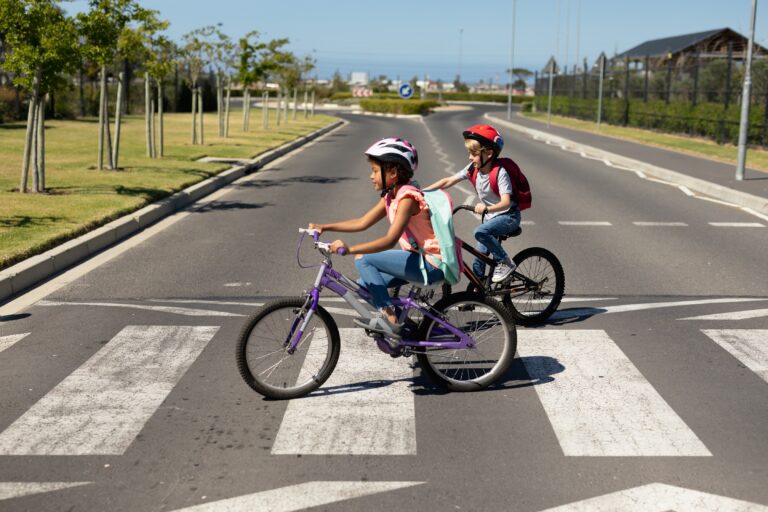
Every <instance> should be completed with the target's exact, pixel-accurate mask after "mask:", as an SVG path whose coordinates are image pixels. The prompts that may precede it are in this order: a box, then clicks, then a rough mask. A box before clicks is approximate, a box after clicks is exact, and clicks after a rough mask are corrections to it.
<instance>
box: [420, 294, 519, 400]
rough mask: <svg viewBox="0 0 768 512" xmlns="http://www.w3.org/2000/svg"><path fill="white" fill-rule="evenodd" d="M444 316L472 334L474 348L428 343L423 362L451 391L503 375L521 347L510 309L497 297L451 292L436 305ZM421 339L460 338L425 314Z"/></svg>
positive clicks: (479, 386)
mask: <svg viewBox="0 0 768 512" xmlns="http://www.w3.org/2000/svg"><path fill="white" fill-rule="evenodd" d="M434 309H435V310H437V312H439V313H440V314H441V315H442V317H443V319H444V320H445V321H447V322H448V323H450V324H451V325H453V326H455V327H457V328H459V329H461V330H462V331H463V332H465V333H467V334H469V335H470V336H472V338H473V339H474V341H475V346H474V348H470V349H450V348H438V347H426V348H424V349H423V350H422V351H420V352H419V353H417V358H418V360H419V364H420V365H421V367H422V368H423V369H424V371H425V372H426V373H427V375H429V376H430V378H431V379H432V380H434V381H435V382H437V383H438V384H440V385H442V386H444V387H446V388H448V389H450V390H451V391H476V390H479V389H482V388H484V387H487V386H489V385H490V384H492V383H493V382H495V381H496V380H497V379H498V378H499V377H501V376H502V375H503V374H504V372H506V371H507V369H508V368H509V366H510V365H511V364H512V360H513V359H514V357H515V351H516V350H517V331H516V330H515V323H514V320H513V319H512V316H511V315H510V313H509V312H508V311H507V310H506V309H505V308H504V306H502V305H501V304H500V303H499V302H498V301H497V300H495V299H492V298H490V297H485V296H483V295H480V294H477V293H471V292H461V293H456V294H454V295H450V296H448V297H445V298H444V299H442V300H440V301H439V302H438V303H437V304H435V305H434ZM419 339H421V340H438V339H439V340H441V341H458V339H457V337H456V336H455V335H452V334H450V333H448V332H447V331H446V330H445V329H444V328H443V327H441V325H440V324H439V323H437V322H436V321H435V320H433V319H432V318H429V317H427V318H425V319H424V321H423V322H422V324H421V326H420V328H419Z"/></svg>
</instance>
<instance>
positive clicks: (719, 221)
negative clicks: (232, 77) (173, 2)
mask: <svg viewBox="0 0 768 512" xmlns="http://www.w3.org/2000/svg"><path fill="white" fill-rule="evenodd" d="M484 111H485V110H480V109H479V108H471V109H467V110H453V111H448V112H441V113H437V114H434V115H431V116H429V117H427V118H426V119H424V120H423V121H422V120H415V119H393V118H383V117H367V116H359V115H342V117H344V118H345V119H347V120H348V121H349V124H347V125H346V126H344V127H342V128H340V129H338V130H336V131H334V132H332V133H331V134H329V135H327V136H325V137H323V138H321V139H319V140H317V141H315V142H313V143H311V144H309V145H307V146H305V147H304V148H302V149H301V150H299V151H297V152H295V153H293V154H291V155H289V156H287V157H285V158H283V159H281V160H278V161H276V162H274V163H273V164H271V165H269V166H268V167H267V169H265V170H263V171H261V172H259V173H257V174H255V175H252V176H249V177H247V178H245V179H243V180H241V181H239V182H236V183H235V184H233V185H231V186H230V187H228V188H227V189H225V190H223V191H221V192H220V193H217V194H215V195H214V196H213V197H210V198H208V199H207V200H206V201H203V202H201V203H198V204H197V205H195V206H194V207H192V208H190V209H188V210H187V211H185V212H182V213H180V214H178V215H177V216H174V217H172V218H169V219H167V220H165V221H162V222H161V223H160V224H159V225H157V226H155V227H154V228H151V229H150V230H148V232H146V233H144V234H142V235H140V236H139V237H137V238H135V239H133V240H132V241H131V242H130V243H127V244H124V245H123V246H119V247H117V248H114V249H112V250H110V251H109V252H108V253H106V254H104V255H102V257H101V260H102V261H101V263H100V264H99V265H96V264H94V263H91V264H90V265H89V264H86V265H84V266H82V267H81V268H80V269H76V270H75V271H73V272H74V273H75V275H74V276H71V277H70V278H69V279H67V280H66V281H67V283H68V284H66V285H64V286H61V287H57V286H56V282H55V281H54V282H52V283H50V284H49V285H47V286H48V287H49V288H50V290H51V292H50V293H49V294H48V295H47V296H45V297H44V298H43V300H41V301H40V302H37V303H36V304H35V305H33V306H32V307H30V308H29V309H27V310H23V311H18V312H15V313H14V314H13V315H11V316H6V317H4V321H3V322H2V323H0V388H1V389H2V390H3V394H2V398H0V510H13V511H17V510H19V511H20V510H30V511H46V510H87V511H100V510H126V511H128V510H130V511H160V510H180V509H186V508H189V507H193V506H202V505H204V504H207V505H208V508H199V509H195V510H212V511H218V510H237V511H240V510H256V509H258V510H300V509H304V508H307V507H312V506H314V507H317V508H316V509H317V510H360V509H366V510H371V511H374V510H403V509H405V510H410V509H419V510H435V511H437V510H440V511H443V510H499V511H502V510H504V511H507V510H519V511H531V512H534V511H541V510H547V509H550V508H555V507H563V508H558V509H557V510H563V511H564V510H577V508H568V507H569V506H570V504H574V503H577V502H581V501H583V500H588V499H592V500H596V501H592V502H589V503H587V504H582V506H583V507H586V508H584V509H589V510H630V509H631V508H630V506H629V504H630V503H633V504H634V505H633V506H635V507H636V508H634V509H632V510H660V511H661V510H737V509H738V510H768V508H766V507H768V488H766V486H765V482H766V481H768V463H766V460H768V442H766V435H767V433H768V430H767V429H766V424H768V407H767V405H768V372H766V370H765V368H766V367H767V365H768V361H767V360H766V353H768V351H766V348H765V340H766V339H768V309H766V308H768V306H766V303H767V302H766V301H768V278H766V270H765V254H766V251H767V250H768V229H766V226H767V225H768V222H766V221H764V220H762V219H760V218H756V217H753V216H749V215H748V214H747V213H745V212H743V211H741V210H738V209H735V208H731V207H728V206H724V205H722V204H718V203H713V202H710V201H705V200H702V199H697V198H693V197H689V196H687V195H685V194H683V193H682V192H681V191H680V190H679V189H677V188H674V187H669V186H667V185H664V184H659V183H655V182H652V181H648V180H643V179H641V178H639V177H638V176H637V175H635V174H634V173H631V172H626V171H620V170H617V169H613V168H610V167H607V166H605V165H604V164H603V163H601V162H597V161H594V160H588V159H584V158H582V157H581V156H580V155H578V154H575V153H570V152H566V151H563V150H561V149H559V148H556V147H553V146H548V145H546V144H543V143H541V142H537V141H534V140H532V139H529V138H526V137H521V136H508V137H507V143H506V149H505V153H506V154H508V155H509V156H511V157H512V158H514V159H515V160H516V161H517V162H518V163H519V164H520V166H521V167H522V169H523V170H524V171H525V172H526V174H527V176H528V177H529V179H530V181H531V183H532V187H533V193H534V207H533V208H532V209H531V210H528V211H526V212H524V216H523V218H524V221H526V224H525V225H524V227H523V235H522V236H521V237H519V238H517V239H515V240H514V241H509V242H507V243H506V247H507V249H508V251H510V252H512V253H513V252H516V251H517V250H522V249H523V248H524V247H528V246H543V247H546V248H548V249H550V250H552V251H553V252H554V253H555V254H557V255H558V257H559V258H560V259H561V261H562V263H563V266H564V268H565V274H566V294H567V297H566V299H567V300H566V301H565V302H564V303H563V304H562V306H561V308H560V311H559V312H558V313H557V314H556V315H555V316H554V317H553V318H552V320H551V321H550V322H549V323H548V324H547V325H546V326H543V327H540V328H535V329H532V328H531V329H524V328H519V332H518V335H519V346H518V349H519V354H518V359H517V360H516V362H515V364H514V365H513V367H512V368H511V369H510V371H509V372H508V374H507V375H505V377H504V378H503V379H502V381H501V382H499V383H498V384H497V385H496V386H494V387H493V388H492V389H489V390H487V391H484V392H480V393H472V394H447V393H444V392H442V391H441V390H440V389H438V388H435V387H434V386H433V385H432V384H431V383H430V382H429V381H428V380H427V379H426V378H425V377H424V376H422V374H421V372H420V370H419V369H418V367H416V366H411V364H412V362H411V361H409V360H402V359H398V360H392V359H390V358H389V357H387V356H385V355H383V354H381V353H378V352H377V351H376V349H375V348H374V347H373V345H372V344H371V343H370V341H369V340H367V339H366V338H364V337H363V336H361V334H360V332H359V330H355V329H353V328H352V323H351V318H352V316H351V315H350V312H349V310H345V309H344V308H343V306H344V304H343V303H337V302H328V303H327V305H328V307H331V308H335V316H336V319H337V322H338V323H339V326H340V327H341V328H342V337H343V339H342V360H341V361H340V363H339V367H338V369H337V371H336V374H335V375H334V377H332V379H335V380H334V381H333V382H331V381H329V382H328V383H327V384H326V387H325V389H326V391H325V392H322V393H319V394H317V396H314V397H311V398H306V399H302V400H295V401H292V402H290V403H287V402H270V401H266V400H263V399H262V398H261V397H260V396H259V395H257V394H255V393H254V392H252V391H251V390H250V388H248V387H247V386H246V385H245V384H244V383H243V382H242V380H241V379H240V377H239V375H238V373H237V370H236V367H235V360H234V346H235V339H236V336H237V333H238V331H239V329H240V327H241V325H242V323H243V322H244V320H245V316H246V315H248V314H250V313H251V312H252V311H253V310H254V309H255V307H256V306H255V304H260V303H263V302H264V301H266V300H269V299H270V298H274V297H281V296H291V295H296V294H299V293H301V291H302V290H304V289H306V288H308V287H310V286H311V282H312V279H313V277H314V273H313V271H312V270H302V269H299V268H298V267H297V264H296V242H297V228H298V227H303V226H305V225H306V224H307V223H308V222H326V221H333V220H339V219H343V218H349V217H354V216H357V215H359V214H360V213H362V212H364V211H366V210H367V208H369V207H370V206H371V205H372V204H373V203H374V202H375V201H376V200H377V198H378V195H377V194H376V193H375V192H374V191H373V190H372V186H371V184H370V182H369V180H368V175H369V168H368V166H367V164H366V161H365V158H364V156H363V155H362V152H363V151H364V150H365V148H366V147H367V146H368V145H370V143H372V142H373V141H375V140H376V139H378V138H381V137H384V136H392V135H397V136H400V137H404V138H407V139H409V140H410V141H411V142H413V143H414V144H415V145H416V147H417V148H418V149H419V155H420V163H421V164H420V168H419V171H418V179H419V181H420V182H421V183H422V184H424V185H426V184H429V183H431V182H433V181H435V180H437V179H439V178H441V177H443V176H446V175H447V174H448V173H453V172H456V171H457V170H458V169H459V168H460V167H461V166H462V165H463V164H464V163H465V162H466V161H467V160H466V156H465V151H464V149H463V144H462V139H461V135H460V134H461V131H462V129H464V128H466V127H467V126H469V125H471V124H475V123H477V122H481V121H482V114H483V112H484ZM505 135H507V133H505ZM451 192H452V195H453V197H454V201H457V202H463V201H464V200H465V199H467V198H468V196H469V194H468V192H469V189H468V188H466V186H464V189H461V188H454V189H453V190H452V191H451ZM475 222H476V221H475V219H474V218H473V217H472V216H470V215H468V214H465V215H463V216H462V217H457V226H458V231H459V233H460V234H463V235H464V236H465V238H470V237H471V229H472V227H473V225H474V223H475ZM585 223H586V224H585ZM757 225H761V226H763V227H758V226H757ZM384 228H385V226H379V227H377V228H375V229H374V233H364V234H351V235H346V236H345V238H344V239H345V240H346V239H348V240H349V241H350V242H352V243H354V242H356V241H363V240H367V239H370V238H371V237H373V236H375V235H376V234H377V233H379V232H382V231H383V230H384ZM302 257H303V258H304V259H305V260H311V258H312V257H313V253H312V252H311V251H309V250H305V251H303V252H302ZM336 264H337V267H338V268H339V269H341V270H342V271H343V272H344V273H347V274H348V275H350V276H355V275H356V274H355V269H354V266H353V264H352V261H351V258H337V259H336ZM413 364H415V361H414V362H413ZM142 379H145V380H142ZM88 411H90V413H89V412H88ZM94 411H95V412H94ZM707 495H717V496H719V497H713V496H707ZM686 504H687V505H686ZM685 506H688V508H685ZM739 506H741V507H744V508H742V509H739V508H738V507H739ZM574 507H575V505H574ZM600 507H602V508H600ZM638 507H639V508H638Z"/></svg>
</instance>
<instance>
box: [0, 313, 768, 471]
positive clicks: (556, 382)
mask: <svg viewBox="0 0 768 512" xmlns="http://www.w3.org/2000/svg"><path fill="white" fill-rule="evenodd" d="M218 331H219V326H189V325H187V326H172V325H171V326H169V325H128V326H125V327H124V328H123V329H122V330H120V331H119V332H118V333H117V334H116V335H115V336H114V337H113V338H112V339H111V340H110V341H109V342H108V343H106V344H105V345H104V346H103V347H101V348H100V349H99V350H98V351H97V352H96V353H95V354H94V355H93V356H92V357H91V358H90V359H88V360H87V361H85V362H84V363H83V364H82V365H81V366H80V367H79V368H77V369H75V370H74V371H73V372H72V373H70V374H69V376H67V377H66V378H64V379H63V380H62V381H61V382H60V383H59V384H58V385H56V386H54V387H53V388H52V389H51V390H50V391H49V392H48V393H47V394H45V395H44V396H43V397H42V398H41V399H40V400H38V401H37V402H36V403H31V404H29V407H28V409H27V410H26V412H24V413H23V414H21V415H20V416H19V417H18V418H17V419H15V420H14V421H8V422H7V425H8V426H7V427H6V428H5V429H4V430H2V431H0V455H16V456H30V455H34V456H52V455H80V456H84V455H122V454H124V453H125V452H126V450H127V449H128V448H129V446H130V445H131V443H132V442H133V441H134V440H135V439H136V437H137V435H138V434H139V433H140V432H141V430H142V429H143V428H144V426H145V425H146V423H147V422H148V421H150V419H151V418H152V416H153V414H155V412H156V411H157V409H158V407H160V405H161V403H162V402H163V400H165V398H166V397H167V396H168V395H169V394H170V393H171V392H172V391H173V389H174V387H176V386H177V385H178V383H179V382H180V380H181V379H182V378H183V377H184V374H185V372H186V371H187V370H188V369H189V368H190V367H191V366H192V365H193V364H194V363H195V361H196V360H197V358H198V357H199V356H200V354H201V353H202V351H203V350H204V349H205V348H206V346H207V345H208V344H209V342H210V341H211V340H212V339H213V338H214V336H216V334H217V332H218ZM701 332H702V334H703V335H704V336H706V338H708V339H710V340H711V342H713V343H715V344H717V345H718V346H719V347H722V349H724V350H726V351H727V352H728V353H729V354H731V355H732V356H733V357H734V358H736V359H738V360H739V361H740V362H741V363H742V364H743V365H744V366H746V367H747V368H749V369H750V370H751V371H752V372H754V373H755V374H756V375H758V376H759V377H760V378H761V379H763V380H764V381H766V383H768V330H766V329H706V330H702V331H701ZM26 336H28V333H24V334H19V335H5V336H3V337H0V342H3V343H5V344H9V343H11V341H10V340H13V342H14V343H20V342H22V341H23V340H24V338H25V337H26ZM341 338H342V347H343V348H342V351H341V354H342V355H341V359H340V361H339V364H338V366H337V369H336V371H335V373H334V374H333V375H332V377H331V378H330V379H329V380H328V381H327V382H326V383H325V384H324V386H322V387H321V388H320V389H319V390H317V391H315V392H314V393H312V394H311V395H310V396H309V397H307V398H304V399H300V400H294V401H291V402H289V403H288V404H287V407H286V409H285V412H284V415H283V417H282V421H281V424H280V427H279V430H278V433H277V435H276V436H275V440H274V442H273V445H272V447H271V453H272V454H273V455H283V454H312V455H321V454H322V455H340V454H344V455H364V456H371V455H378V456H389V455H414V454H417V453H418V449H417V435H416V433H417V429H416V424H417V422H418V418H417V414H416V411H417V408H416V406H415V404H416V401H417V399H418V398H417V395H415V393H414V390H413V383H414V378H415V375H414V370H413V367H412V366H411V364H410V361H409V360H407V359H402V358H401V359H390V358H389V357H387V356H385V355H384V354H381V353H380V352H379V351H378V350H376V348H375V346H374V345H373V344H372V343H371V340H370V339H368V338H367V337H365V336H364V335H363V333H362V331H361V330H360V329H356V328H343V329H341ZM518 352H519V356H520V357H521V361H522V363H523V364H524V366H525V370H526V372H527V374H528V377H529V378H530V380H531V381H533V382H534V383H535V384H536V385H535V386H533V389H534V390H535V393H536V394H537V396H538V398H539V400H540V402H541V405H542V410H543V412H544V413H545V415H546V418H545V417H542V418H541V421H542V422H547V423H548V424H549V425H550V427H551V428H552V430H553V431H554V433H555V435H556V438H557V440H558V442H559V444H560V449H561V451H562V453H563V455H564V456H582V457H583V456H589V457H617V456H628V457H657V456H678V457H702V456H704V457H706V456H711V452H710V451H709V449H708V448H707V446H705V444H704V443H703V442H702V441H701V440H700V439H699V438H698V436H697V434H696V432H694V431H693V430H692V429H691V428H690V427H689V426H688V425H686V423H685V421H684V419H683V418H681V417H680V416H679V415H678V414H677V413H676V412H675V411H674V410H673V408H672V407H671V406H670V405H669V403H668V402H667V401H666V400H665V398H664V396H663V395H662V394H661V393H660V392H659V391H658V390H657V389H656V388H655V387H654V383H653V382H651V381H650V380H648V379H647V378H646V377H645V376H644V375H643V374H642V373H641V372H640V371H639V370H638V368H637V367H636V366H635V365H634V364H633V363H632V361H631V360H630V359H629V358H628V357H627V355H626V354H625V353H624V352H623V351H622V350H621V348H620V347H619V345H618V344H617V343H616V342H615V341H614V340H613V339H612V338H611V335H610V332H608V331H605V330H600V329H589V330H587V329H557V328H546V329H540V330H535V329H519V332H518ZM7 353H8V352H6V354H7ZM693 392H695V390H693Z"/></svg>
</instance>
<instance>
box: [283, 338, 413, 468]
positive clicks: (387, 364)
mask: <svg viewBox="0 0 768 512" xmlns="http://www.w3.org/2000/svg"><path fill="white" fill-rule="evenodd" d="M340 333H341V339H342V346H343V349H342V350H341V355H340V357H339V363H338V364H337V365H336V370H334V372H333V374H332V375H331V378H330V379H328V381H327V382H326V383H325V384H324V385H323V386H322V387H321V388H320V389H319V390H317V391H315V392H314V393H312V394H311V395H310V396H309V397H307V398H304V399H301V400H293V401H291V402H290V403H289V404H288V409H287V410H286V412H285V415H284V416H283V421H282V424H281V425H280V430H279V431H278V433H277V437H276V438H275V444H274V445H273V447H272V453H273V454H311V455H415V454H416V419H415V414H416V412H415V401H414V396H413V392H412V391H411V389H410V386H411V382H412V378H413V370H412V369H411V367H410V365H409V364H408V362H409V361H408V360H407V359H391V358H389V357H388V356H386V355H384V354H383V353H381V352H380V351H379V350H378V349H377V348H376V345H375V342H374V341H373V340H372V339H371V338H369V337H367V336H366V335H365V333H364V331H363V330H362V329H340Z"/></svg>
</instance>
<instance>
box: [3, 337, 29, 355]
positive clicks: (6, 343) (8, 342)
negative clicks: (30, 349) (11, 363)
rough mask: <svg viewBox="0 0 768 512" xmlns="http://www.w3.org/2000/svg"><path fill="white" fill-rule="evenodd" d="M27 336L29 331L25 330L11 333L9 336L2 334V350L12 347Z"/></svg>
mask: <svg viewBox="0 0 768 512" xmlns="http://www.w3.org/2000/svg"><path fill="white" fill-rule="evenodd" d="M27 336H29V333H28V332H25V333H23V334H11V335H9V336H0V352H2V351H3V350H6V349H9V348H11V347H12V346H13V345H15V344H16V343H18V342H19V341H21V340H23V339H24V338H26V337H27Z"/></svg>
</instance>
